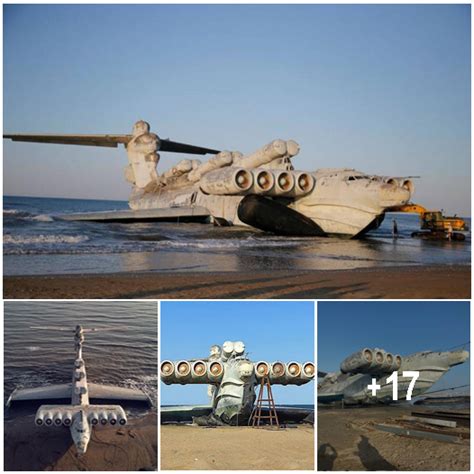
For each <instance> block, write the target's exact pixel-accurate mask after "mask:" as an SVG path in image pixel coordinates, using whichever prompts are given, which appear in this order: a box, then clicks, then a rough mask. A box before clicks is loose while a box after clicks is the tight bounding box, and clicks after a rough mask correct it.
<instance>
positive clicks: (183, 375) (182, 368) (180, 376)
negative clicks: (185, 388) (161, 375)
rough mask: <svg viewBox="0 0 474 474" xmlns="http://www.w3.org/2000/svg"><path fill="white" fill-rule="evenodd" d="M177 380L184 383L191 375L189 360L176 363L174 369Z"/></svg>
mask: <svg viewBox="0 0 474 474" xmlns="http://www.w3.org/2000/svg"><path fill="white" fill-rule="evenodd" d="M174 375H175V377H176V380H178V382H180V383H184V382H186V381H187V380H189V379H190V377H191V364H190V363H189V362H188V361H187V360H181V361H179V362H178V363H177V364H176V368H175V371H174Z"/></svg>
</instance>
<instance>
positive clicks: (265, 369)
mask: <svg viewBox="0 0 474 474" xmlns="http://www.w3.org/2000/svg"><path fill="white" fill-rule="evenodd" d="M269 374H270V364H269V363H268V362H265V361H264V360H261V361H259V362H257V363H256V364H255V376H256V377H257V379H258V380H259V379H261V378H262V377H265V376H266V375H269Z"/></svg>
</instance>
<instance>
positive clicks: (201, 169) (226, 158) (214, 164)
mask: <svg viewBox="0 0 474 474" xmlns="http://www.w3.org/2000/svg"><path fill="white" fill-rule="evenodd" d="M232 160H233V158H232V153H231V152H230V151H221V152H220V153H218V154H217V155H216V156H214V157H213V158H211V159H209V160H208V161H206V162H204V163H202V164H201V165H199V166H198V167H197V168H196V169H193V170H192V171H191V172H190V173H189V174H188V180H189V181H191V182H193V183H195V182H197V181H199V180H200V179H201V177H202V176H204V175H205V174H207V173H209V172H211V171H213V170H216V169H218V168H222V167H224V166H230V165H231V164H232Z"/></svg>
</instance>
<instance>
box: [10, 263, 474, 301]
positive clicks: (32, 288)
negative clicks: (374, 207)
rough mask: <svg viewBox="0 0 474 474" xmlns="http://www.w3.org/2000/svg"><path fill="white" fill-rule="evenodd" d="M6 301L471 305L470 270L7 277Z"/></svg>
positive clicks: (388, 268)
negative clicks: (462, 302) (346, 301)
mask: <svg viewBox="0 0 474 474" xmlns="http://www.w3.org/2000/svg"><path fill="white" fill-rule="evenodd" d="M3 285H4V298H7V299H10V298H24V299H34V298H51V299H63V298H73V299H75V298H77V299H81V298H92V299H95V298H97V299H100V298H109V299H119V298H127V299H139V298H145V299H147V298H149V299H158V298H159V299H180V298H189V299H206V298H223V299H226V298H235V299H245V298H287V299H301V298H304V299H339V298H345V299H361V298H367V299H369V298H371V299H379V298H384V299H413V298H419V299H425V298H426V299H438V298H448V299H468V298H470V297H471V267H470V266H467V265H466V266H449V265H444V266H426V267H420V266H410V267H406V266H405V267H378V268H376V269H354V270H317V271H275V272H271V273H270V272H260V273H258V272H257V273H256V272H253V273H251V272H248V273H244V272H221V273H208V272H205V273H191V272H190V273H158V272H156V273H116V274H99V275H97V274H93V275H91V274H82V275H52V276H48V275H43V276H11V277H4V280H3Z"/></svg>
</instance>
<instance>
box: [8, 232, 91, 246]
mask: <svg viewBox="0 0 474 474" xmlns="http://www.w3.org/2000/svg"><path fill="white" fill-rule="evenodd" d="M87 240H89V237H87V235H45V234H39V235H32V236H27V235H11V234H6V235H4V236H3V243H4V244H10V245H12V244H13V245H25V244H79V243H81V242H86V241H87Z"/></svg>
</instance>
